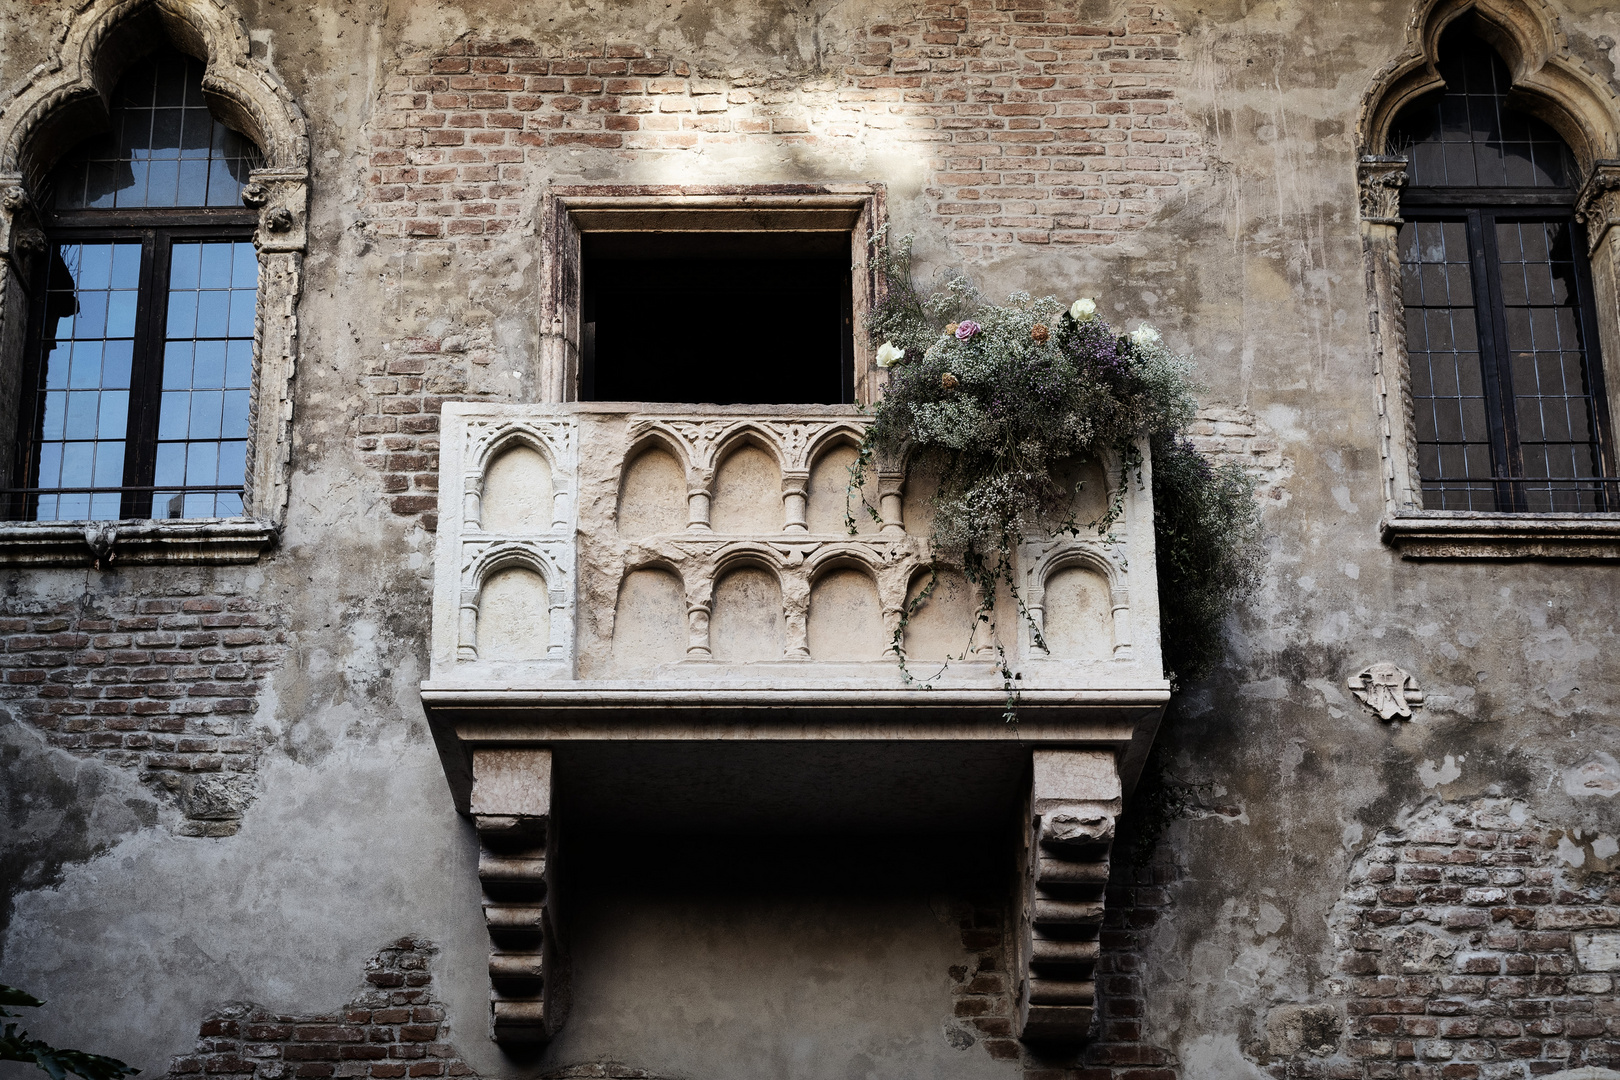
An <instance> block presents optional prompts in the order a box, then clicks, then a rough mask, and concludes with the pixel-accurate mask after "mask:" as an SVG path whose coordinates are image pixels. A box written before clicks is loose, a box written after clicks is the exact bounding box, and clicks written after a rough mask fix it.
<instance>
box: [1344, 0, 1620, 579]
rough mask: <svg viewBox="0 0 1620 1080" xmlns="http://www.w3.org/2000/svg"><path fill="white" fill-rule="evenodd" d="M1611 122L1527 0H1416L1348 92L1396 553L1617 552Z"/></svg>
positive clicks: (1535, 4) (1619, 251)
mask: <svg viewBox="0 0 1620 1080" xmlns="http://www.w3.org/2000/svg"><path fill="white" fill-rule="evenodd" d="M1617 132H1620V97H1617V95H1616V94H1615V92H1614V90H1613V88H1612V87H1610V86H1609V85H1608V84H1607V83H1606V82H1605V81H1604V80H1603V79H1602V78H1601V77H1599V76H1597V75H1596V74H1595V73H1594V72H1592V71H1591V70H1590V69H1589V68H1588V67H1586V65H1584V64H1583V63H1581V61H1580V60H1579V59H1577V58H1576V57H1574V56H1573V55H1572V54H1571V52H1570V48H1569V43H1568V41H1567V39H1566V38H1565V36H1564V34H1563V31H1562V29H1561V27H1560V25H1559V20H1558V17H1557V14H1556V12H1555V10H1554V9H1553V8H1552V7H1551V6H1550V5H1548V4H1546V3H1542V2H1540V0H1417V3H1416V5H1415V7H1414V10H1413V15H1412V19H1411V22H1410V24H1409V26H1408V48H1407V51H1406V53H1405V54H1404V55H1402V56H1400V57H1398V58H1397V59H1395V60H1393V61H1392V62H1391V63H1390V64H1389V65H1388V66H1387V67H1386V68H1385V70H1384V71H1383V72H1382V73H1381V74H1380V76H1379V77H1378V78H1377V80H1375V82H1374V85H1373V86H1372V87H1371V88H1370V89H1369V91H1368V94H1367V96H1366V98H1365V99H1364V101H1363V108H1362V116H1361V122H1360V125H1359V131H1358V135H1359V141H1360V144H1361V147H1362V151H1363V153H1362V157H1361V158H1360V160H1359V162H1358V166H1357V173H1358V180H1359V182H1360V211H1361V215H1360V216H1361V225H1362V236H1363V239H1364V244H1365V252H1366V258H1367V282H1368V287H1369V292H1370V294H1371V299H1372V302H1373V312H1372V319H1371V322H1370V329H1371V330H1372V332H1373V344H1374V355H1375V362H1376V368H1375V378H1376V382H1377V392H1378V401H1379V406H1380V411H1381V413H1382V416H1383V432H1382V438H1383V447H1384V461H1385V472H1384V497H1385V503H1386V514H1385V519H1384V522H1383V534H1384V538H1385V540H1386V541H1388V542H1391V543H1393V544H1394V545H1395V546H1397V547H1398V548H1399V549H1400V551H1401V553H1402V554H1403V555H1404V556H1406V557H1408V558H1456V557H1498V558H1523V557H1527V556H1528V557H1553V558H1558V557H1576V558H1592V557H1598V558H1620V515H1616V514H1615V513H1614V512H1615V511H1616V510H1617V509H1620V506H1617V505H1616V496H1617V494H1620V492H1617V491H1616V487H1617V485H1616V483H1615V482H1614V480H1613V478H1614V477H1615V475H1616V472H1615V470H1616V460H1615V456H1614V453H1613V448H1612V445H1611V441H1610V434H1609V430H1608V416H1609V415H1611V414H1613V412H1614V409H1613V401H1612V395H1613V392H1614V389H1615V386H1616V380H1615V379H1614V378H1613V377H1612V373H1610V376H1611V377H1609V378H1607V379H1606V378H1605V377H1604V376H1605V371H1604V359H1605V358H1608V359H1609V360H1610V362H1612V361H1613V358H1614V357H1616V356H1617V355H1620V306H1617V302H1620V293H1617V289H1616V284H1617V275H1616V270H1617V268H1620V230H1616V229H1614V228H1613V226H1614V225H1615V224H1616V223H1617V221H1620V213H1617V210H1620V204H1617V203H1616V200H1615V198H1614V196H1613V190H1614V187H1613V186H1612V185H1611V184H1610V179H1611V178H1612V177H1615V176H1620V160H1617V157H1620V138H1617Z"/></svg>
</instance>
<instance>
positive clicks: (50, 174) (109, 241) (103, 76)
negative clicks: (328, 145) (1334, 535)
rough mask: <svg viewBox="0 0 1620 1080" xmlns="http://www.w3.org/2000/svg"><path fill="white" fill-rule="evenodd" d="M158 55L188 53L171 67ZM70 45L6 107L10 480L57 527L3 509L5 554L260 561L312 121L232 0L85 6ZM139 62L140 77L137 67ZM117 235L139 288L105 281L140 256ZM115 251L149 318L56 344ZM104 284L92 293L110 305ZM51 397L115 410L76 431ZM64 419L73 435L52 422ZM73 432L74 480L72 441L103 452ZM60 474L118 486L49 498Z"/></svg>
mask: <svg viewBox="0 0 1620 1080" xmlns="http://www.w3.org/2000/svg"><path fill="white" fill-rule="evenodd" d="M175 49H178V50H180V51H179V52H176V51H174V50H175ZM154 51H156V52H157V53H158V54H160V55H163V54H167V55H169V56H170V57H172V58H173V59H171V60H169V61H167V62H163V63H158V64H156V65H155V67H154V66H153V54H154ZM56 53H57V56H58V57H59V58H60V62H59V63H57V64H52V65H41V66H40V67H38V68H36V69H35V70H34V71H33V72H31V73H30V74H29V75H28V77H27V78H25V79H24V80H23V81H22V82H21V83H19V84H18V85H16V86H15V87H14V88H13V89H12V92H11V93H10V95H9V96H6V97H4V98H0V191H3V192H4V196H3V198H0V427H3V428H4V430H0V442H4V443H6V444H7V447H8V453H6V454H4V455H0V487H4V488H9V489H13V493H14V494H16V495H19V496H21V497H20V498H17V499H14V500H13V502H14V505H12V506H11V507H10V508H9V514H8V515H7V516H10V517H12V518H14V519H15V518H19V517H21V518H35V519H39V520H24V521H16V520H14V521H11V522H6V523H0V563H13V564H15V563H29V564H36V565H38V564H43V565H51V564H64V563H65V564H81V563H85V562H88V561H90V560H92V559H94V560H96V561H97V562H98V564H101V563H105V562H106V561H107V560H109V559H113V560H119V561H123V562H153V561H156V562H171V561H203V562H216V563H217V562H241V561H249V560H252V559H254V558H257V556H258V554H259V553H260V552H261V551H262V550H263V549H264V548H265V547H266V546H267V545H268V544H270V543H271V542H272V541H273V540H274V537H275V535H276V533H277V531H278V529H279V527H280V524H281V520H282V518H283V515H284V512H285V507H286V493H287V480H288V467H287V466H288V453H289V450H290V445H291V421H292V398H291V380H292V377H293V373H294V370H295V367H296V356H297V349H298V324H297V300H298V295H299V292H300V289H301V285H302V276H303V273H302V271H303V265H302V261H303V252H304V248H305V245H306V221H305V219H306V207H307V201H308V193H307V180H308V167H309V138H308V131H307V128H306V125H305V122H304V118H303V115H302V113H301V112H300V111H299V109H298V106H297V105H296V104H295V103H294V102H293V100H292V98H291V96H290V95H289V94H288V92H287V91H286V89H285V88H284V87H283V86H282V85H281V84H280V83H279V81H277V79H276V78H275V76H274V75H273V74H271V72H270V71H269V70H268V69H267V68H265V66H264V65H263V64H262V63H260V62H259V61H257V60H255V59H253V58H252V56H251V55H250V42H249V39H248V33H247V28H246V26H245V25H244V24H243V23H242V22H241V20H240V19H238V18H237V17H236V16H235V15H234V14H233V13H232V12H231V10H230V9H229V7H228V6H227V5H226V4H225V3H222V2H218V0H90V2H89V3H86V4H84V5H83V6H81V7H80V8H79V9H78V11H77V12H76V13H75V14H74V16H73V18H72V19H70V20H68V21H67V22H66V23H65V24H64V25H63V30H62V38H61V40H60V42H59V43H58V45H57V46H56ZM142 65H146V67H145V69H144V82H143V80H142V78H141V77H133V78H132V76H139V75H140V74H141V73H142V67H141V66H142ZM136 88H139V89H140V90H142V91H144V93H134V92H133V91H135V90H136ZM109 129H110V130H109ZM87 133H88V134H89V135H90V136H91V138H90V139H89V140H88V141H87V140H86V139H85V136H86V134H87ZM97 133H106V135H105V137H100V136H98V134H97ZM137 133H138V134H137ZM86 245H89V246H88V248H87V247H86ZM121 245H129V246H131V247H132V248H133V249H135V250H134V254H138V255H139V258H138V259H134V260H130V259H128V258H126V259H124V260H123V262H129V263H131V265H134V266H135V267H136V269H135V270H134V271H133V274H134V281H133V284H130V287H129V289H127V290H123V289H117V290H115V289H112V288H110V284H111V282H112V276H111V274H112V271H116V270H120V269H123V270H127V269H128V268H127V267H123V265H122V262H120V260H119V259H117V258H114V256H115V255H117V254H119V252H118V251H117V250H108V251H102V250H101V248H108V249H117V248H119V247H120V246H121ZM64 251H67V252H68V253H69V254H71V255H73V257H74V259H75V260H77V262H78V263H79V264H80V267H79V269H80V270H81V271H84V272H85V280H84V281H83V282H79V281H78V280H77V279H76V278H75V276H74V275H73V274H72V273H69V272H67V271H66V267H65V266H64V265H63V264H64V262H65V260H64V259H62V258H61V257H60V256H61V255H62V254H63V252H64ZM124 254H125V255H128V254H130V253H128V252H126V253H124ZM102 255H105V256H106V258H105V259H103V258H102V257H101V256H102ZM102 262H105V263H106V264H107V269H108V270H109V274H108V275H107V282H108V285H109V288H106V289H102V290H100V291H102V292H103V293H106V292H114V291H127V292H128V293H129V294H130V295H129V296H119V297H111V296H109V297H107V299H108V300H109V301H111V300H114V299H116V300H117V301H118V302H119V303H120V304H127V303H128V302H129V301H130V300H131V298H133V299H134V301H135V305H136V307H137V308H139V309H140V310H138V311H137V312H136V316H135V324H136V325H134V326H133V327H131V326H124V325H122V324H120V325H118V326H112V327H102V328H100V329H99V330H98V331H97V333H96V334H82V335H81V334H79V333H77V330H79V329H91V328H89V327H76V328H75V333H74V334H73V335H72V337H71V339H70V340H71V341H72V342H73V344H72V345H71V346H70V347H69V349H68V353H69V354H70V355H67V356H65V357H58V358H55V359H53V355H54V353H55V351H56V348H57V346H58V345H59V344H60V341H61V340H63V336H62V335H60V334H58V335H56V337H54V338H52V337H50V335H48V334H47V333H46V331H47V330H49V329H52V327H48V326H47V325H45V324H46V323H48V322H53V323H54V324H56V325H55V327H54V328H55V329H58V330H60V329H61V328H62V327H61V325H60V324H61V323H62V322H63V321H64V320H63V319H61V318H58V319H55V320H50V319H47V318H46V317H45V316H46V315H47V312H46V311H44V310H43V308H44V307H45V306H46V305H47V304H48V303H49V302H50V301H51V300H52V299H54V300H55V301H57V306H58V307H59V308H60V307H62V306H63V301H64V300H65V301H66V302H67V303H68V304H70V305H72V306H77V305H78V300H76V299H75V292H76V291H77V292H87V293H95V292H96V291H97V289H95V288H93V286H96V285H98V284H99V283H100V280H101V279H100V277H99V276H96V275H97V274H99V270H100V268H101V266H100V264H101V263H102ZM192 263H195V264H196V270H197V273H196V274H195V275H191V274H190V268H191V265H192ZM53 264H55V265H53ZM216 264H217V265H216ZM221 267H223V268H224V269H220V268H221ZM92 272H93V273H92ZM129 276H130V275H129V273H125V274H124V278H127V277H129ZM92 277H94V278H95V280H91V278H92ZM120 282H121V284H129V283H128V282H124V280H123V278H120ZM60 285H67V286H68V287H65V288H53V286H60ZM75 287H76V288H75ZM52 293H55V294H57V295H55V296H54V297H53V296H52V295H51V294H52ZM165 294H166V295H165ZM85 299H87V300H89V301H91V304H90V307H96V305H95V303H94V302H95V301H96V300H97V299H99V297H97V296H94V295H88V296H86V297H85ZM187 299H189V300H191V301H192V303H191V304H190V306H189V308H190V311H191V313H192V314H195V315H197V316H199V318H197V319H196V320H188V318H187V314H186V311H185V310H184V309H186V308H187V305H186V304H185V303H183V301H185V300H187ZM170 301H177V302H179V303H178V307H177V308H176V310H175V312H174V313H173V314H172V315H171V312H170V309H171V307H174V306H175V305H174V304H171V303H170ZM216 301H217V302H216ZM86 313H87V314H94V312H93V311H90V310H88V309H87V312H86ZM54 314H60V312H54ZM75 314H76V313H75ZM216 315H222V318H215V317H214V316H216ZM79 321H80V322H86V323H87V322H89V321H90V320H88V319H80V320H79ZM124 322H128V319H127V318H125V319H124ZM30 323H32V328H31V332H32V335H33V337H32V343H31V342H30V325H29V324H30ZM165 324H167V325H165ZM112 330H117V331H119V332H118V333H112V332H111V331H112ZM81 338H82V339H83V340H84V342H85V349H84V352H85V354H86V358H87V360H88V359H89V358H90V354H91V353H93V352H94V351H95V349H94V348H93V347H92V346H95V345H100V347H101V354H102V360H103V364H102V365H101V367H100V369H99V370H97V371H94V372H92V371H91V365H90V364H89V363H88V362H87V363H86V364H85V365H84V370H83V371H82V372H80V371H79V370H78V367H77V365H76V361H75V360H74V357H73V355H71V354H74V353H76V352H77V349H78V342H79V341H80V339H81ZM30 344H32V348H30ZM47 346H49V347H47ZM109 347H110V348H111V349H112V352H113V353H114V354H116V355H114V357H113V360H114V363H113V364H112V366H111V368H109V367H108V366H107V364H106V356H107V351H108V349H109ZM188 348H189V352H188ZM124 352H128V353H130V357H129V358H128V359H129V364H128V365H127V366H128V367H129V369H130V370H129V374H128V376H127V379H126V376H125V373H124V368H125V366H126V365H125V363H124V359H125V358H124V356H123V353H124ZM171 354H172V355H171ZM181 354H186V355H181ZM57 359H60V360H61V361H62V363H57V362H56V360H57ZM171 359H172V363H171V362H170V360H171ZM185 361H189V363H186V362H185ZM58 368H61V369H62V370H58ZM143 369H144V370H143ZM182 369H184V370H182ZM92 376H93V377H94V381H95V385H94V386H92V385H89V382H90V380H91V379H92ZM36 381H37V384H38V385H37V386H32V385H29V384H30V383H32V382H36ZM64 382H65V385H56V384H57V383H64ZM56 391H60V392H62V393H63V394H66V395H68V396H69V397H71V395H72V394H74V393H79V392H82V393H86V394H88V393H89V392H92V391H93V392H94V393H95V395H96V400H95V402H94V404H96V405H97V409H96V413H97V415H96V417H95V418H94V419H93V421H92V420H85V419H84V418H83V417H82V416H81V417H79V420H80V422H79V423H78V426H77V427H75V428H74V429H73V430H72V431H70V430H69V429H68V426H67V424H66V421H69V420H73V419H74V418H73V417H72V416H69V415H68V413H71V412H72V410H71V408H67V409H66V410H65V411H64V410H62V409H55V410H53V407H52V400H51V398H50V395H51V394H52V393H53V392H56ZM120 395H125V396H127V400H128V407H127V411H126V412H125V413H124V414H123V420H122V423H119V422H118V421H117V417H118V415H119V413H118V406H119V404H120V403H121V402H124V401H125V397H124V396H120ZM86 401H87V402H88V401H90V398H89V397H88V396H87V397H86ZM64 403H65V404H66V405H67V406H71V405H72V402H71V401H70V400H68V399H67V398H63V400H62V401H61V402H57V403H56V404H57V405H62V404H64ZM102 406H106V407H105V408H103V407H102ZM215 406H217V407H218V408H217V409H216V408H215ZM216 412H217V414H218V415H217V418H216V415H215V414H216ZM57 414H60V415H61V416H62V417H63V420H64V423H63V424H62V425H61V432H60V433H59V435H60V437H59V438H56V439H54V440H53V439H50V438H45V437H43V436H45V435H47V434H49V433H50V432H49V431H48V430H47V427H46V424H47V422H48V421H53V420H55V419H56V416H57ZM103 421H106V422H105V423H103ZM216 421H217V422H216ZM52 430H54V429H52ZM81 435H82V436H86V437H84V438H78V437H76V436H81ZM69 436H75V437H71V438H70V437H69ZM52 442H55V443H56V445H55V446H52V445H51V443H52ZM70 443H75V444H85V445H90V446H93V447H94V450H93V452H92V453H91V454H90V455H89V463H88V464H87V465H86V466H85V468H83V469H80V470H79V471H78V472H74V471H72V470H68V469H66V468H65V463H66V459H67V457H68V456H69V454H68V452H69V450H72V451H73V452H74V453H75V454H78V455H79V456H81V457H84V456H85V454H84V451H83V447H82V446H68V445H66V444H70ZM98 444H99V445H98ZM16 446H20V448H21V452H20V453H11V452H9V450H10V448H11V447H16ZM103 450H105V451H106V453H105V454H103V452H102V451H103ZM125 450H127V452H124V451H125ZM48 456H50V457H52V458H53V460H51V461H47V460H46V458H47V457H48ZM55 457H60V458H61V459H62V461H61V462H56V461H55V460H54V458H55ZM103 458H105V460H103ZM53 464H55V466H56V467H55V469H54V471H53V470H52V469H51V468H49V467H46V466H51V465H53ZM81 474H82V475H81ZM83 479H88V483H82V484H81V483H71V482H70V481H74V480H83ZM47 481H54V483H48V482H47ZM41 487H55V488H96V489H100V490H99V491H83V490H80V491H74V492H66V491H56V492H53V493H51V494H52V498H53V500H54V504H53V505H42V503H44V502H45V501H46V500H45V499H44V498H43V495H44V493H43V492H41V491H39V490H37V489H39V488H41ZM29 488H32V489H35V490H32V491H25V492H17V491H16V490H15V489H29ZM64 499H65V500H66V502H64ZM53 518H54V519H56V520H47V519H53ZM171 518H181V519H182V520H170V519H171Z"/></svg>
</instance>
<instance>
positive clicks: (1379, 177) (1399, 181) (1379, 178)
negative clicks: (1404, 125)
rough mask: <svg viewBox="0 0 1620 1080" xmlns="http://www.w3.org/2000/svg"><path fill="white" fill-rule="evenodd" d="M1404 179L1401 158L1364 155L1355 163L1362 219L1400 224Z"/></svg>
mask: <svg viewBox="0 0 1620 1080" xmlns="http://www.w3.org/2000/svg"><path fill="white" fill-rule="evenodd" d="M1406 180H1407V175H1406V159H1405V158H1404V157H1394V156H1389V157H1382V156H1375V155H1372V154H1367V155H1365V156H1363V157H1362V159H1361V160H1360V161H1358V162H1356V186H1357V187H1358V188H1359V189H1360V193H1361V220H1362V221H1365V222H1367V223H1369V224H1373V225H1399V224H1401V188H1403V187H1405V186H1406Z"/></svg>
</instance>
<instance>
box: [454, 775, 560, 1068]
mask: <svg viewBox="0 0 1620 1080" xmlns="http://www.w3.org/2000/svg"><path fill="white" fill-rule="evenodd" d="M472 758H473V784H472V814H473V821H474V823H475V824H476V825H477V827H478V841H479V852H478V880H479V882H480V883H482V885H483V887H484V924H485V926H486V927H487V928H488V930H489V942H490V952H489V982H490V1035H491V1037H493V1038H494V1039H495V1040H496V1041H497V1042H501V1043H505V1044H509V1045H510V1044H522V1043H531V1044H532V1043H543V1042H546V1041H547V1040H549V1039H550V1038H551V1036H552V1035H553V1034H554V1033H555V1032H556V1027H557V1025H556V1018H555V1016H554V1013H553V1010H552V995H551V990H552V984H553V982H554V981H555V972H556V958H557V944H556V930H555V927H554V926H553V924H552V921H551V910H550V903H549V901H550V892H551V887H550V886H551V878H550V863H549V859H548V856H549V854H550V852H551V850H552V849H553V848H554V847H555V843H554V833H555V827H554V824H553V821H552V817H551V788H552V783H551V751H550V750H530V749H521V750H519V749H513V750H474V751H473V755H472Z"/></svg>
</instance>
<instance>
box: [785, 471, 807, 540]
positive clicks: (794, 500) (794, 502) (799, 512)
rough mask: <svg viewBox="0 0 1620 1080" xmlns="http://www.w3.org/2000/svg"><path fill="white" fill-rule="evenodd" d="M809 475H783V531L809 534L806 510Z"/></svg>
mask: <svg viewBox="0 0 1620 1080" xmlns="http://www.w3.org/2000/svg"><path fill="white" fill-rule="evenodd" d="M809 487H810V474H809V473H798V472H794V473H783V474H782V531H783V532H800V533H802V532H808V531H809V526H808V525H806V524H805V510H806V508H807V505H808V503H809Z"/></svg>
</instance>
